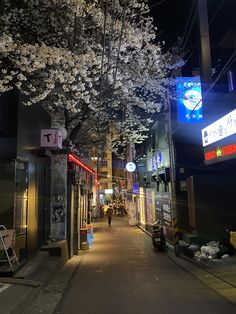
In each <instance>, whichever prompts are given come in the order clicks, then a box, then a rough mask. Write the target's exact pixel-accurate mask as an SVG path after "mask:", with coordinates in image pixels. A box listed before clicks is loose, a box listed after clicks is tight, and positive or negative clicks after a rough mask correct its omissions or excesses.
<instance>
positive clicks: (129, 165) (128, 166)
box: [125, 162, 136, 172]
mask: <svg viewBox="0 0 236 314" xmlns="http://www.w3.org/2000/svg"><path fill="white" fill-rule="evenodd" d="M125 168H126V170H127V171H128V172H134V171H135V169H136V165H135V163H133V162H128V163H127V164H126V166H125Z"/></svg>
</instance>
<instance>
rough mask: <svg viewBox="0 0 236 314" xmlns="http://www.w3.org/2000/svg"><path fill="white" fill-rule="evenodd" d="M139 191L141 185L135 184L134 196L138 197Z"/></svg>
mask: <svg viewBox="0 0 236 314" xmlns="http://www.w3.org/2000/svg"><path fill="white" fill-rule="evenodd" d="M138 190H139V185H138V184H136V183H134V184H133V194H134V195H137V194H138Z"/></svg>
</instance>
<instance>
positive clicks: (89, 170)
mask: <svg viewBox="0 0 236 314" xmlns="http://www.w3.org/2000/svg"><path fill="white" fill-rule="evenodd" d="M67 157H68V161H70V162H74V163H75V164H76V165H78V166H80V167H81V168H83V169H84V170H86V171H88V172H89V173H92V174H95V171H94V170H92V169H90V168H89V167H87V166H86V165H85V164H83V163H82V162H81V161H80V160H79V159H78V158H76V157H75V156H73V155H72V154H68V155H67Z"/></svg>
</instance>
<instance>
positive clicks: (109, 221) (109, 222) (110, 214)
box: [106, 205, 113, 227]
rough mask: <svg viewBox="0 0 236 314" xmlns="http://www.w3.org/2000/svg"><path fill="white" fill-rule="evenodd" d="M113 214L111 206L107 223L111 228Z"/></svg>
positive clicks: (107, 213)
mask: <svg viewBox="0 0 236 314" xmlns="http://www.w3.org/2000/svg"><path fill="white" fill-rule="evenodd" d="M112 214H113V209H112V206H111V205H110V206H109V207H108V209H107V212H106V215H107V221H108V226H109V227H110V226H111V219H112Z"/></svg>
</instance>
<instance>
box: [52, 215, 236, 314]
mask: <svg viewBox="0 0 236 314" xmlns="http://www.w3.org/2000/svg"><path fill="white" fill-rule="evenodd" d="M95 228H96V230H95V233H94V235H95V241H94V245H93V248H91V249H90V250H89V251H88V252H86V253H85V254H84V255H83V257H82V259H81V261H80V265H79V267H78V269H77V271H76V272H75V275H74V276H73V278H72V280H71V282H70V284H69V286H68V288H67V290H66V292H65V294H64V296H63V297H62V300H61V302H60V303H59V305H58V307H57V309H56V310H55V312H54V313H57V314H59V313H61V314H63V313H81V314H100V313H102V314H110V313H112V314H123V313H132V314H135V313H137V314H138V313H140V314H141V313H145V314H149V313H159V314H165V313H167V314H171V313H189V312H191V313H201V314H204V313H208V314H209V313H214V314H218V313H227V314H230V313H235V306H234V305H232V304H230V303H229V302H228V301H227V300H226V299H224V298H223V297H222V296H220V295H218V294H217V293H216V292H214V291H212V290H211V289H209V288H208V287H207V286H205V285H204V284H203V283H202V282H200V281H199V280H197V279H196V278H194V277H193V276H192V275H191V274H190V273H188V272H187V271H186V270H184V269H183V268H181V267H180V266H179V265H178V264H176V263H175V262H174V260H173V259H171V255H172V252H165V253H161V252H157V251H155V250H154V249H153V247H152V244H151V239H150V237H149V236H147V235H146V234H145V233H144V232H142V230H140V229H139V228H137V227H130V226H129V225H128V223H127V219H126V218H123V217H122V218H121V217H114V218H113V221H112V226H111V227H108V226H107V222H106V220H102V221H101V222H98V223H96V224H95Z"/></svg>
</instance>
